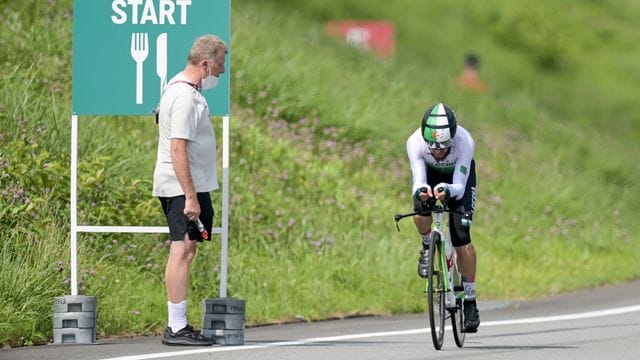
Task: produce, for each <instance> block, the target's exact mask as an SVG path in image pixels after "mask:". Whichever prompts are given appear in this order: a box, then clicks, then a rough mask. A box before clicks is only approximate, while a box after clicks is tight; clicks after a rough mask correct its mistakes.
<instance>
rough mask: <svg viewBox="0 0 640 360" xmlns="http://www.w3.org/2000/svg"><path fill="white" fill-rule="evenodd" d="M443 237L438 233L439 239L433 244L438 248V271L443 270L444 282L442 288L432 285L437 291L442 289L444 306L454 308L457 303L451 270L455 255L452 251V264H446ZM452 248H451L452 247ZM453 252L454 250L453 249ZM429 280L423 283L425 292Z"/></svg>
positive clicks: (427, 289)
mask: <svg viewBox="0 0 640 360" xmlns="http://www.w3.org/2000/svg"><path fill="white" fill-rule="evenodd" d="M442 239H443V234H442V233H440V241H439V242H438V244H435V245H436V246H437V249H438V257H439V258H440V270H439V271H444V275H445V276H443V277H442V278H443V281H444V284H443V286H442V288H438V287H434V288H435V289H437V290H436V291H437V292H441V291H444V293H445V297H444V298H445V307H446V308H447V309H455V308H456V307H457V306H458V305H457V302H456V292H455V290H456V289H454V288H453V284H454V282H453V272H452V271H451V270H453V262H454V261H457V259H456V256H455V255H453V254H454V253H453V252H452V255H451V259H450V260H449V261H451V262H452V263H451V264H452V265H451V267H449V264H447V256H446V248H445V246H446V243H445V241H443V240H442ZM452 250H453V249H452ZM453 251H454V252H455V250H453ZM429 281H432V279H430V278H428V279H427V281H426V283H425V290H424V292H425V293H427V292H428V291H429Z"/></svg>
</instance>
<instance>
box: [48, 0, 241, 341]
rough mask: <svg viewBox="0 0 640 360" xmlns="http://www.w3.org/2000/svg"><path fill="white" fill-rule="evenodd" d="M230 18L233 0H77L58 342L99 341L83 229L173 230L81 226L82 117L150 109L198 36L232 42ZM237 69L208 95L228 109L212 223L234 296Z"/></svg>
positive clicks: (221, 112)
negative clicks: (82, 257) (87, 292)
mask: <svg viewBox="0 0 640 360" xmlns="http://www.w3.org/2000/svg"><path fill="white" fill-rule="evenodd" d="M230 18H231V4H230V0H106V1H105V0H102V1H95V0H74V21H73V23H74V29H73V84H72V89H73V91H72V92H73V101H72V103H73V104H72V111H73V114H72V116H71V174H70V175H71V181H70V182H71V194H70V208H71V211H70V212H71V214H70V216H71V234H70V252H71V260H70V263H71V264H70V268H71V269H70V270H71V296H68V297H63V298H56V299H55V300H54V305H55V306H56V307H55V309H56V312H55V313H54V342H56V343H67V342H68V343H87V342H95V315H93V323H92V322H91V315H89V314H94V312H95V297H89V296H78V258H77V252H78V251H77V250H78V246H77V244H78V233H169V229H168V227H167V226H101V225H78V212H77V204H78V192H77V189H78V171H77V170H78V126H79V123H78V116H80V115H149V116H150V112H151V110H153V109H154V108H155V106H156V105H157V104H158V102H159V99H160V94H161V89H162V87H163V85H164V84H165V83H166V81H167V79H168V78H169V77H170V76H172V74H176V73H177V72H179V71H180V70H182V68H183V67H184V64H185V62H186V57H187V54H188V53H189V49H190V47H191V45H192V44H193V41H194V40H195V39H196V38H197V37H198V36H200V35H204V34H214V35H217V36H219V37H220V38H221V39H223V40H224V41H225V42H226V43H227V44H230ZM227 62H229V61H228V59H227ZM229 73H230V72H227V73H226V74H225V75H226V76H222V77H221V78H220V81H219V83H218V86H217V87H216V88H215V89H213V90H211V91H208V92H207V93H206V94H204V95H205V97H206V98H207V102H208V103H209V109H210V114H211V115H213V116H222V214H221V216H222V219H221V220H222V224H221V227H218V228H213V229H212V233H213V234H220V235H221V264H220V267H221V271H220V275H221V277H220V297H221V298H225V297H226V296H227V256H228V255H227V254H228V229H229V102H230V97H229V94H230V91H229V90H230V86H229V82H230V81H229V76H228V74H229ZM149 196H151V194H149ZM87 305H89V306H87ZM91 306H93V308H91ZM79 309H80V311H78V310H79ZM87 309H88V310H87ZM92 309H93V310H92ZM89 311H93V313H90V312H89ZM73 314H80V315H73ZM74 316H76V317H75V318H74ZM58 318H59V320H60V321H56V320H57V319H58ZM58 323H60V324H61V325H60V326H59V327H57V324H58ZM79 323H84V324H88V325H85V327H82V326H81V325H78V324H79ZM69 324H75V325H76V326H75V327H73V326H69Z"/></svg>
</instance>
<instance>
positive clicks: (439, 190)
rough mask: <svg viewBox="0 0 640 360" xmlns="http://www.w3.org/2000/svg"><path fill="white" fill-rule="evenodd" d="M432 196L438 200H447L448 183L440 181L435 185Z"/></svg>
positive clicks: (449, 194)
mask: <svg viewBox="0 0 640 360" xmlns="http://www.w3.org/2000/svg"><path fill="white" fill-rule="evenodd" d="M434 196H435V197H436V198H438V199H439V200H440V201H443V202H447V201H449V198H450V197H451V191H450V190H449V184H447V183H440V184H438V185H436V187H435V192H434Z"/></svg>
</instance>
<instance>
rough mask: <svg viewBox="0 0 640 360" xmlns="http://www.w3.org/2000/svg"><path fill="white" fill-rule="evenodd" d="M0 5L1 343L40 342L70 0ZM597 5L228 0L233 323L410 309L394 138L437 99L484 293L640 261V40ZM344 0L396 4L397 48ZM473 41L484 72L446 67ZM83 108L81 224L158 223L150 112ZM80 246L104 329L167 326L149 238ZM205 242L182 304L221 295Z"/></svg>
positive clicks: (404, 183) (399, 154)
mask: <svg viewBox="0 0 640 360" xmlns="http://www.w3.org/2000/svg"><path fill="white" fill-rule="evenodd" d="M2 3H3V5H5V6H4V7H3V10H2V12H3V13H2V15H3V18H4V19H5V20H6V21H5V23H3V27H2V28H1V29H0V43H2V44H3V49H2V50H0V65H1V66H2V68H3V69H4V70H3V71H2V72H1V73H0V80H1V81H0V94H1V96H0V143H1V146H0V188H1V189H2V191H1V192H0V195H1V196H0V233H2V234H3V237H4V239H3V242H2V245H0V266H1V268H2V269H3V270H2V273H1V275H0V291H2V294H3V295H2V297H0V303H1V305H2V306H0V344H3V345H13V346H15V345H29V344H39V343H44V342H47V341H49V340H50V339H51V330H50V328H51V313H52V311H51V302H52V300H53V298H54V297H55V296H62V295H67V294H69V291H70V290H69V277H70V273H69V265H68V260H69V259H68V251H69V249H68V226H69V209H68V199H69V168H68V166H69V165H68V164H69V162H70V161H69V148H70V144H69V133H70V127H69V114H70V109H71V102H70V93H71V59H70V54H71V34H72V27H71V25H72V24H71V19H72V16H71V14H72V2H71V1H70V0H60V1H55V0H49V1H47V2H42V1H23V2H6V1H5V2H2ZM533 4H535V6H533ZM612 4H613V3H612V2H610V1H599V2H583V3H579V4H576V3H570V4H556V2H552V1H550V0H543V1H542V2H540V1H537V2H535V3H534V2H533V1H522V2H518V3H513V2H508V1H506V0H503V1H498V2H495V3H492V4H490V5H487V4H479V3H476V2H473V1H466V2H463V3H456V4H450V3H449V2H446V1H431V2H429V3H428V4H424V5H421V6H420V7H416V6H415V2H412V1H407V0H402V1H397V2H393V3H390V4H387V3H385V4H383V3H380V2H376V1H356V0H351V1H319V0H307V1H304V2H302V1H296V0H279V1H276V0H271V1H266V0H264V1H263V0H261V1H242V2H240V1H236V2H233V7H232V12H233V14H232V16H233V22H232V41H231V49H232V61H233V63H232V66H231V68H232V72H231V74H230V75H231V76H232V78H231V80H232V81H231V83H232V104H233V108H232V111H231V113H232V117H231V120H232V121H231V127H232V129H231V130H232V132H231V144H230V145H231V200H230V201H231V208H230V211H231V214H230V221H231V226H230V230H231V234H230V248H229V252H230V253H229V284H228V285H229V288H228V293H229V296H232V297H236V298H241V299H245V300H246V301H247V324H249V325H256V324H265V323H275V322H283V321H299V320H306V321H310V320H317V319H324V318H328V317H344V316H349V315H355V314H392V313H406V312H421V311H424V298H423V296H422V294H421V290H420V289H421V288H422V285H421V281H420V280H419V279H418V278H417V276H416V275H415V266H416V264H415V260H416V253H417V248H418V240H417V237H416V234H415V230H414V228H413V225H412V224H411V223H410V221H407V222H403V223H401V225H400V228H401V231H400V232H399V233H398V232H397V231H396V230H395V225H394V224H393V221H392V215H393V214H395V213H397V212H402V211H405V210H407V211H408V210H410V205H411V204H410V201H409V196H410V193H409V192H410V191H409V190H410V182H411V180H410V174H409V170H408V165H407V164H406V159H405V157H406V156H405V154H404V142H405V140H406V137H407V136H408V135H409V134H410V133H411V132H413V130H415V128H416V127H417V126H418V124H419V119H420V117H421V115H422V112H423V111H424V109H425V107H426V106H427V105H428V104H430V103H432V102H435V101H439V100H443V101H446V102H448V103H449V104H450V105H452V106H453V107H454V108H455V109H456V111H457V113H458V115H459V118H460V123H461V124H462V125H463V126H464V127H466V128H467V129H469V130H471V133H472V135H473V136H474V138H475V141H476V163H477V171H478V182H479V194H478V196H479V197H478V206H477V214H476V216H475V218H474V227H473V241H474V244H475V245H476V247H477V249H478V254H479V267H478V277H477V279H478V281H477V283H478V294H479V296H480V298H481V300H482V299H522V298H532V297H540V296H544V295H548V294H553V293H558V292H566V291H571V290H574V289H578V288H587V287H592V286H597V285H601V284H604V283H609V282H620V281H624V280H628V279H633V278H637V277H638V276H640V271H639V269H638V267H637V265H636V260H635V254H637V253H638V251H640V248H639V247H640V245H638V241H636V240H637V236H636V235H635V234H637V233H638V230H639V229H638V227H639V225H638V223H637V222H636V221H635V218H636V217H637V215H638V213H639V209H638V205H637V202H636V201H635V199H637V198H638V196H639V195H640V189H639V187H638V183H637V181H636V179H638V178H639V177H640V173H639V170H638V169H640V163H639V162H640V160H638V157H637V156H633V155H634V154H637V153H638V150H640V149H639V145H638V144H637V142H636V141H635V139H637V138H638V136H639V135H640V128H639V125H638V124H639V122H638V115H637V111H636V110H637V109H636V105H635V99H637V98H638V95H639V94H640V88H639V87H638V85H637V84H638V83H640V82H638V81H633V80H637V79H639V78H640V73H638V71H637V67H636V66H635V64H636V63H637V62H638V59H639V58H640V51H639V50H637V49H636V50H634V49H635V47H633V46H629V45H630V44H633V43H634V41H635V40H634V39H636V38H637V35H638V29H637V26H636V25H635V24H637V22H638V20H640V19H638V16H637V14H639V13H640V12H638V11H637V10H639V8H638V5H637V4H636V3H635V2H633V1H630V0H629V1H622V2H620V1H619V2H616V4H615V6H613V5H612ZM407 9H411V11H407ZM532 9H533V10H532ZM567 14H570V15H571V16H567ZM336 18H338V19H341V18H342V19H347V18H351V19H388V20H390V21H392V22H393V23H394V25H395V28H396V35H397V36H396V39H397V52H396V56H395V57H394V58H392V59H390V60H388V61H381V60H379V59H377V58H375V57H372V56H368V55H367V54H365V53H362V52H361V51H358V50H356V49H353V48H350V47H347V46H345V45H344V44H342V43H341V41H338V40H336V39H332V38H328V37H325V35H324V33H323V28H322V24H323V22H324V21H326V20H330V19H336ZM533 29H535V30H533ZM256 34H261V36H256ZM629 49H631V50H629ZM468 50H475V51H478V52H479V53H480V55H481V57H482V67H481V76H482V77H483V78H484V79H486V80H487V81H488V82H489V85H490V87H491V91H490V92H489V93H486V94H472V93H466V92H463V91H461V90H459V89H457V88H456V87H455V86H454V85H453V83H452V81H451V80H452V79H453V78H454V77H455V76H456V75H457V73H458V72H459V71H460V70H461V62H462V58H463V55H464V53H465V52H466V51H468ZM80 121H81V126H80V134H79V136H80V142H79V143H80V171H79V176H80V177H79V200H80V201H79V207H80V208H79V223H80V224H84V223H87V224H100V225H162V224H163V223H164V220H163V219H162V214H161V211H160V208H159V206H158V202H157V200H156V199H153V198H152V197H151V173H152V170H153V164H154V161H155V147H156V136H157V129H156V125H155V123H154V121H153V119H152V118H151V117H83V118H81V119H80ZM214 121H215V124H216V128H217V134H218V135H220V134H221V131H220V128H219V127H220V121H219V119H215V120H214ZM213 195H214V200H215V201H216V204H219V200H220V193H219V192H215V193H214V194H213ZM216 212H217V213H218V214H219V213H220V209H219V206H218V207H216ZM216 221H217V222H219V221H220V219H219V217H216ZM79 245H80V256H79V260H80V264H79V268H80V272H79V274H78V275H79V279H80V283H79V287H80V293H81V294H87V295H92V296H96V297H97V299H98V311H99V313H100V318H99V323H98V336H99V337H100V338H103V337H107V336H115V335H122V334H149V333H158V332H159V331H161V329H162V328H163V327H164V326H165V319H166V310H165V309H166V298H165V295H164V286H163V280H162V277H163V272H164V264H165V261H166V254H167V249H168V248H167V244H166V242H165V238H164V236H163V235H130V234H91V235H89V234H83V235H81V236H80V238H79ZM219 263H220V259H219V248H218V242H217V238H214V240H213V241H212V242H210V243H205V244H203V246H202V247H200V250H199V254H198V257H197V259H196V262H195V263H194V269H193V274H194V275H193V277H192V284H191V285H192V286H191V293H190V303H189V319H190V321H191V322H193V323H194V325H198V324H199V322H200V316H201V314H200V304H199V301H200V300H202V299H204V298H210V297H216V296H217V295H218V284H219ZM25 270H26V271H25Z"/></svg>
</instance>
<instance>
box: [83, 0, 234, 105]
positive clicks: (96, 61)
mask: <svg viewBox="0 0 640 360" xmlns="http://www.w3.org/2000/svg"><path fill="white" fill-rule="evenodd" d="M230 18H231V6H230V0H74V3H73V100H72V103H73V105H72V107H73V109H72V110H73V112H74V113H75V114H76V115H144V114H150V113H151V111H152V110H153V109H154V108H155V106H156V105H157V104H158V102H159V100H160V95H161V92H162V87H163V86H164V84H166V82H167V81H168V80H169V79H171V78H172V77H173V76H174V75H175V74H177V73H178V72H180V71H182V69H184V67H185V65H186V63H187V56H188V55H189V50H190V49H191V45H193V42H194V40H195V39H196V38H197V37H199V36H201V35H205V34H213V35H217V36H218V37H220V38H221V39H222V40H224V41H225V42H226V43H227V46H230V45H231V44H230V23H231V22H230ZM226 64H227V69H228V68H229V59H227V60H226ZM203 94H204V95H205V97H206V98H207V101H208V103H209V107H210V113H211V115H227V114H229V71H227V72H226V73H224V74H222V75H220V81H219V82H218V86H217V87H216V88H215V89H213V90H209V91H206V92H204V93H203Z"/></svg>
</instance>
